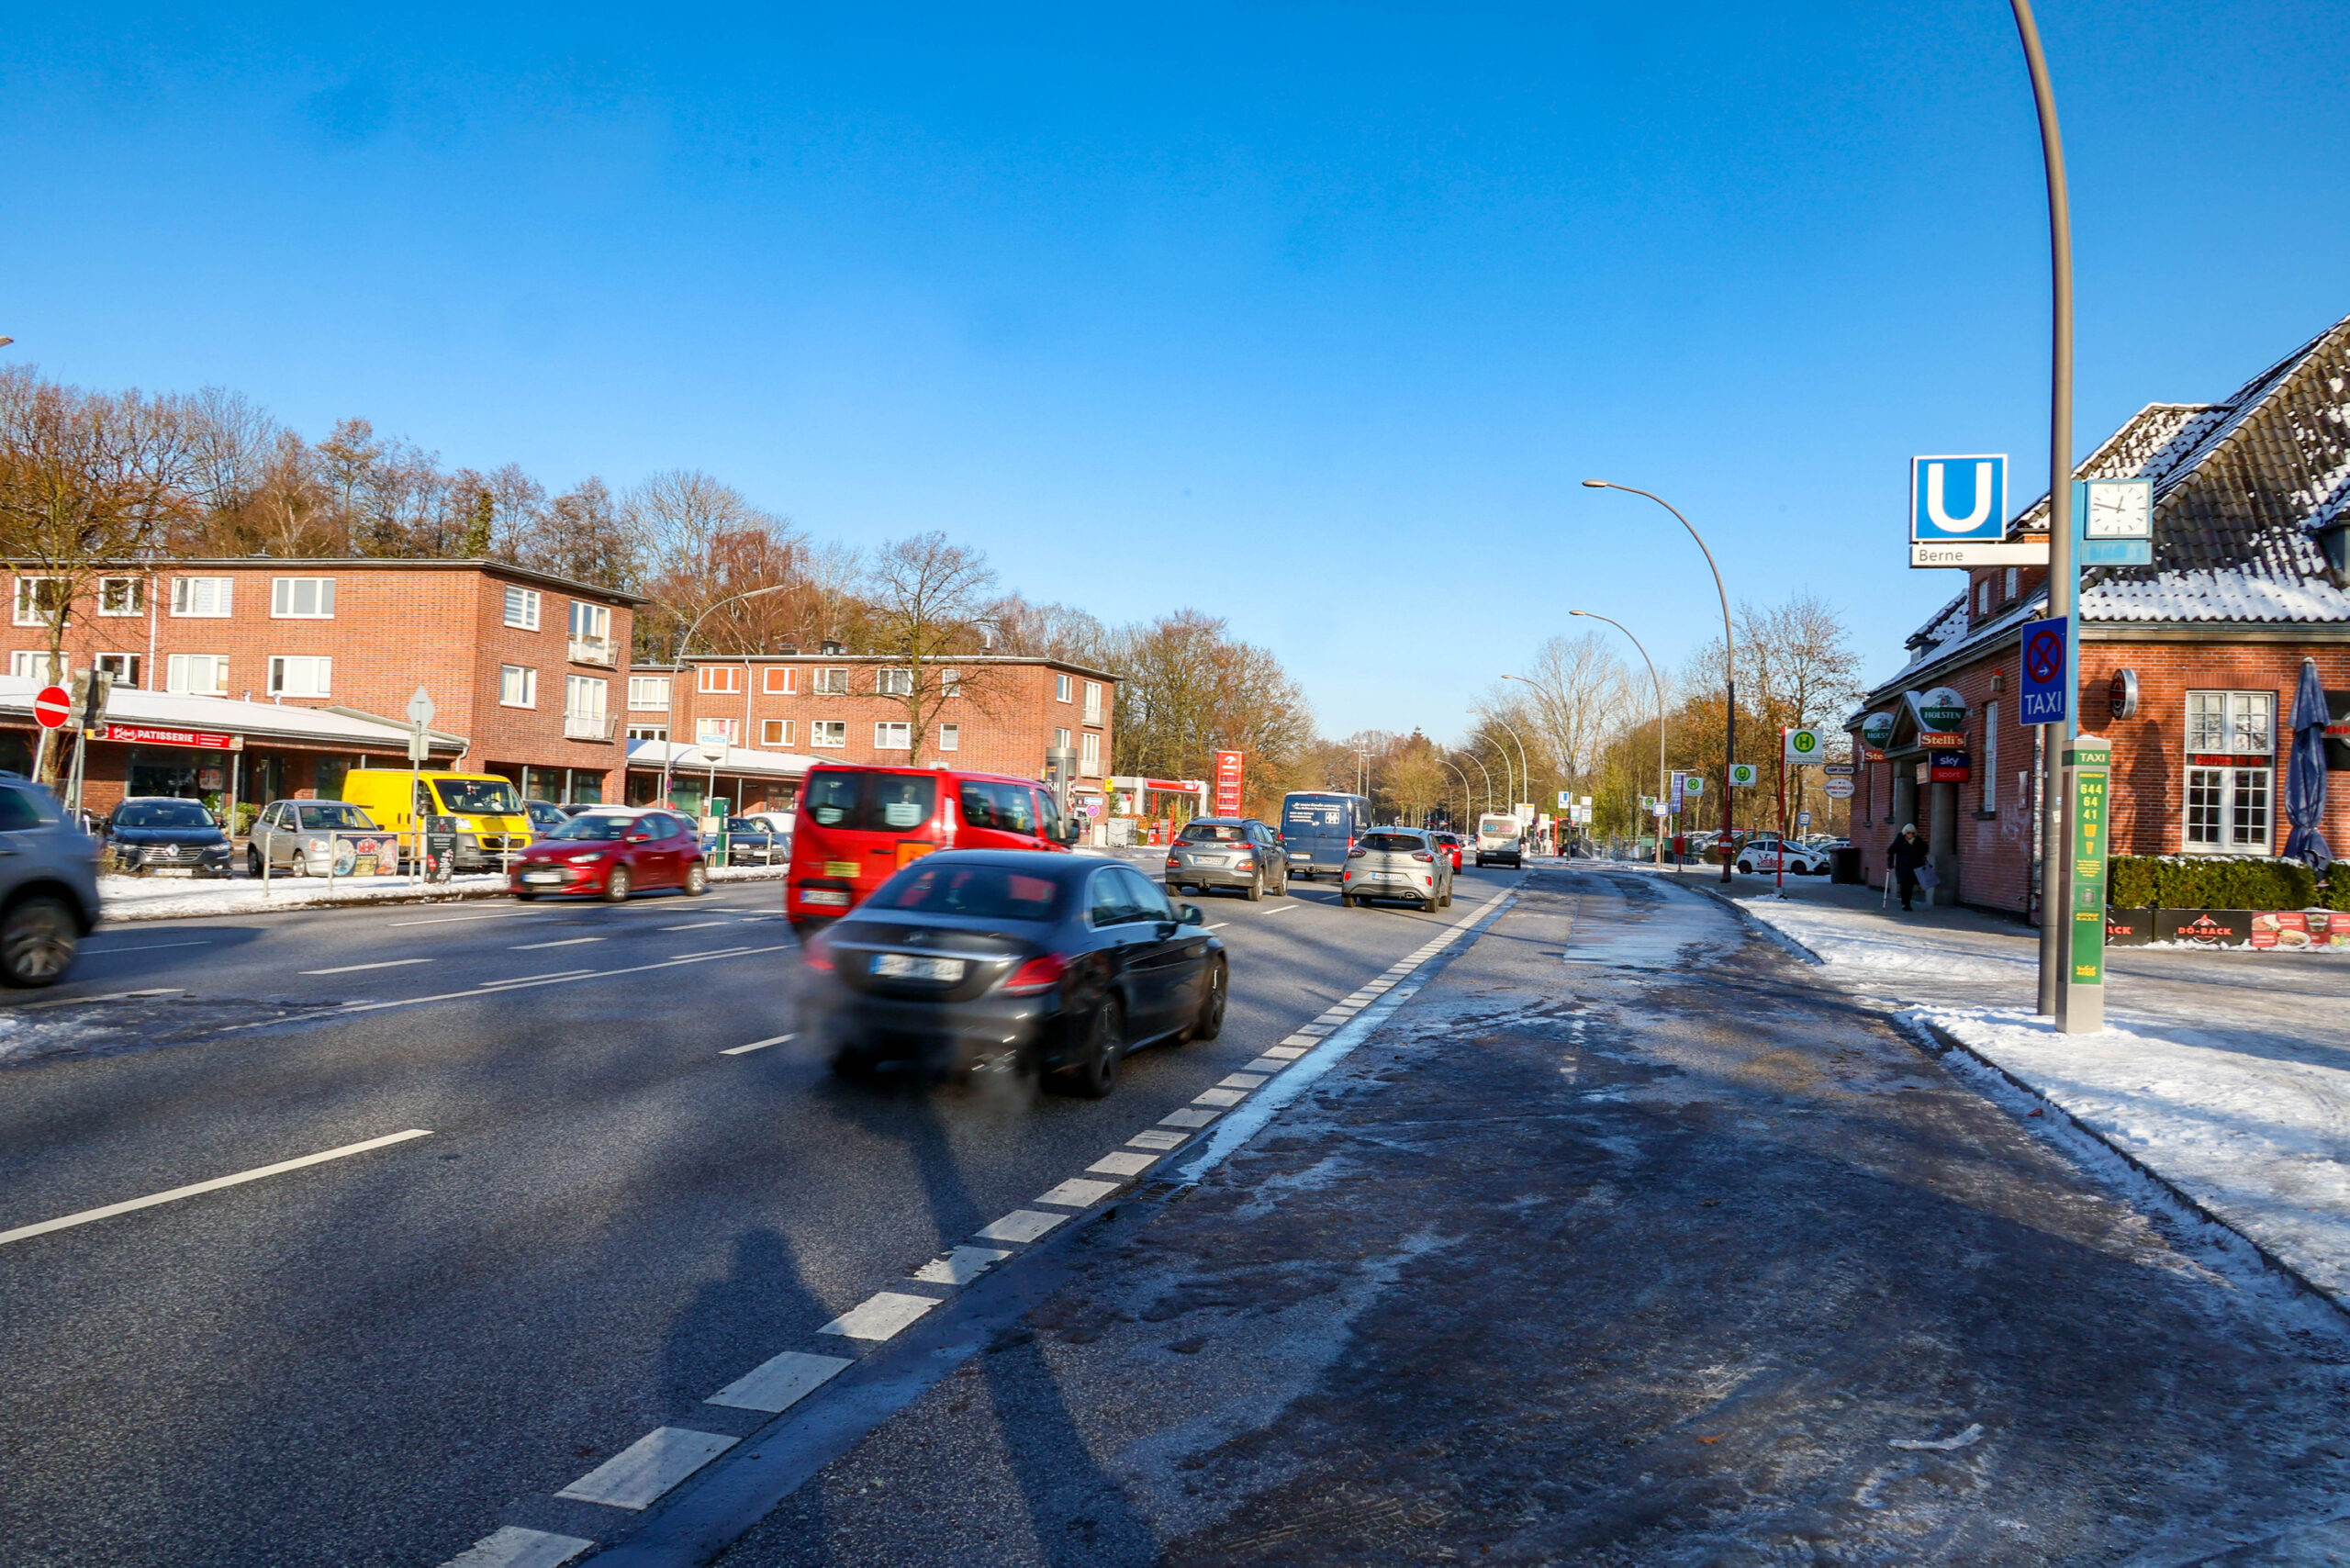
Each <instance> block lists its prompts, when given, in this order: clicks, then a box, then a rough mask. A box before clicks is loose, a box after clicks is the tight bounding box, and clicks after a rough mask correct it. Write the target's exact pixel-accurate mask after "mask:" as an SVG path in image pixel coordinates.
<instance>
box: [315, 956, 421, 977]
mask: <svg viewBox="0 0 2350 1568" xmlns="http://www.w3.org/2000/svg"><path fill="white" fill-rule="evenodd" d="M431 961H432V960H431V959H430V958H386V959H384V960H383V961H382V962H381V963H375V964H342V965H339V966H337V967H336V968H334V969H304V970H302V971H301V972H302V973H303V974H306V975H355V974H357V973H358V972H359V971H360V970H362V969H405V968H407V967H408V965H410V964H429V963H431Z"/></svg>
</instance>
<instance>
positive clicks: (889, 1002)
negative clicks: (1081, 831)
mask: <svg viewBox="0 0 2350 1568" xmlns="http://www.w3.org/2000/svg"><path fill="white" fill-rule="evenodd" d="M1203 920H1204V917H1203V915H1202V914H1201V913H1200V911H1199V909H1198V908H1197V906H1195V905H1192V904H1184V905H1182V906H1181V908H1178V907H1177V906H1176V905H1174V904H1172V903H1170V902H1168V898H1167V895H1166V893H1165V892H1163V891H1161V890H1159V888H1158V886H1157V885H1156V884H1155V883H1153V882H1152V881H1151V880H1150V879H1148V878H1147V877H1145V876H1144V875H1143V874H1142V873H1141V872H1139V871H1137V870H1136V869H1135V868H1133V867H1131V866H1128V865H1126V864H1125V863H1124V862H1121V861H1111V862H1108V863H1106V864H1105V863H1104V862H1102V861H1101V860H1098V859H1095V858H1092V857H1083V858H1080V857H1074V856H1068V855H1055V854H1049V853H1046V852H1042V851H1022V850H973V849H949V850H942V851H940V852H939V853H937V854H934V855H930V856H925V857H923V859H922V860H920V861H919V862H917V863H915V864H912V865H910V866H906V867H904V868H901V869H900V870H899V871H897V872H896V873H895V874H894V875H892V876H891V877H890V879H888V880H886V881H884V882H883V883H882V884H881V885H880V886H879V887H878V888H877V889H875V890H874V891H873V892H872V894H871V895H870V896H869V897H867V899H866V900H865V901H864V902H862V903H860V904H859V905H858V906H857V907H856V909H855V910H853V911H852V912H850V913H849V914H847V915H846V916H845V917H844V918H842V919H840V920H837V921H835V922H834V923H833V924H830V925H827V926H826V927H825V928H824V929H823V930H822V931H821V932H818V933H815V934H812V935H810V936H809V937H808V938H807V940H806V942H805V943H804V945H803V946H802V947H801V953H800V957H801V963H802V965H803V966H804V971H805V972H804V975H803V980H802V984H801V986H800V1034H801V1035H802V1036H803V1037H805V1038H807V1039H808V1040H810V1041H811V1042H812V1043H813V1044H814V1045H815V1046H816V1047H817V1048H818V1049H819V1050H821V1051H822V1052H823V1053H824V1054H825V1055H826V1056H828V1057H829V1058H831V1061H832V1064H833V1067H834V1070H835V1071H837V1072H840V1073H842V1074H844V1075H846V1076H855V1075H856V1074H859V1073H862V1072H866V1071H869V1070H875V1069H878V1068H880V1067H883V1066H885V1065H894V1066H903V1067H907V1068H911V1069H913V1070H916V1071H919V1072H923V1073H925V1074H949V1075H952V1074H964V1073H969V1072H973V1071H990V1072H1006V1073H1013V1074H1018V1075H1031V1074H1035V1075H1047V1081H1056V1082H1057V1083H1059V1084H1062V1085H1065V1086H1067V1087H1069V1088H1070V1089H1072V1090H1074V1091H1075V1092H1078V1093H1080V1094H1083V1095H1086V1096H1088V1097H1090V1098H1093V1099H1100V1098H1101V1097H1102V1096H1103V1095H1105V1094H1107V1093H1109V1092H1110V1091H1111V1090H1112V1089H1113V1088H1114V1087H1116V1084H1117V1081H1118V1073H1119V1068H1120V1064H1121V1063H1122V1062H1123V1061H1124V1060H1125V1057H1126V1055H1127V1053H1129V1052H1131V1051H1133V1050H1135V1049H1136V1048H1138V1047H1142V1046H1145V1045H1147V1044H1149V1043H1150V1042H1151V1041H1154V1040H1162V1039H1173V1040H1178V1041H1181V1040H1213V1039H1214V1038H1215V1037H1216V1036H1217V1035H1218V1034H1220V1033H1221V1032H1222V1031H1223V1028H1224V1014H1225V990H1226V984H1227V981H1226V977H1225V950H1224V944H1223V942H1221V941H1220V940H1218V939H1217V937H1216V936H1215V935H1214V933H1212V932H1210V931H1209V930H1208V929H1207V927H1206V925H1205V924H1203Z"/></svg>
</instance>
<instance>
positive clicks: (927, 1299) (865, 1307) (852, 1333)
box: [816, 1291, 938, 1340]
mask: <svg viewBox="0 0 2350 1568" xmlns="http://www.w3.org/2000/svg"><path fill="white" fill-rule="evenodd" d="M936 1305H938V1301H937V1298H936V1297H934V1296H926V1295H908V1294H906V1293H905V1292H903V1291H875V1292H874V1293H873V1294H871V1295H869V1296H867V1297H866V1298H865V1299H864V1300H863V1301H861V1302H858V1303H857V1304H856V1305H855V1306H852V1307H850V1308H849V1309H848V1310H847V1311H846V1312H844V1313H842V1314H841V1315H840V1316H838V1317H835V1318H834V1319H833V1320H832V1321H831V1322H830V1323H827V1324H825V1325H824V1326H823V1327H822V1328H819V1329H817V1330H816V1332H817V1333H819V1334H838V1335H839V1336H841V1338H845V1339H876V1340H878V1339H889V1338H895V1337H896V1336H897V1335H898V1334H899V1333H901V1332H902V1331H903V1330H904V1329H905V1328H906V1327H908V1326H909V1325H910V1324H912V1322H913V1321H914V1320H915V1319H916V1318H918V1317H920V1316H922V1315H923V1313H925V1312H928V1311H929V1310H930V1309H931V1308H932V1307H934V1306H936Z"/></svg>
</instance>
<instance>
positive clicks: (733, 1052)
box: [718, 1035, 798, 1057]
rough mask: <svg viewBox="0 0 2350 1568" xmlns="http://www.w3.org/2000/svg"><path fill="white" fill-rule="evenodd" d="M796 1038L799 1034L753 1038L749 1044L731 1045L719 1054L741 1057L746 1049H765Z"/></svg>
mask: <svg viewBox="0 0 2350 1568" xmlns="http://www.w3.org/2000/svg"><path fill="white" fill-rule="evenodd" d="M796 1038H798V1036H794V1035H778V1036H776V1037H775V1038H774V1039H772V1040H753V1041H752V1042H751V1043H750V1044H749V1045H747V1046H729V1047H726V1048H725V1049H724V1050H722V1051H721V1052H719V1053H718V1054H719V1055H720V1056H722V1057H739V1056H741V1055H742V1054H743V1053H744V1051H763V1050H766V1049H767V1047H769V1046H779V1045H781V1044H783V1042H784V1041H786V1040H790V1039H796Z"/></svg>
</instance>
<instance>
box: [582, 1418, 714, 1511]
mask: <svg viewBox="0 0 2350 1568" xmlns="http://www.w3.org/2000/svg"><path fill="white" fill-rule="evenodd" d="M740 1440H741V1439H735V1438H729V1437H722V1436H721V1435H720V1434H718V1433H716V1432H697V1431H695V1430H693V1429H692V1428H689V1427H655V1428H653V1430H651V1431H649V1432H647V1433H645V1434H644V1436H643V1437H641V1438H639V1439H636V1441H634V1442H632V1443H631V1444H629V1446H628V1447H626V1448H624V1449H622V1450H621V1451H620V1452H618V1453H616V1454H614V1455H612V1457H611V1458H610V1459H608V1460H606V1461H605V1462H603V1463H601V1464H599V1465H598V1466H597V1467H596V1468H595V1469H593V1470H591V1471H589V1472H588V1473H587V1474H585V1475H583V1476H581V1477H580V1478H579V1479H578V1480H576V1481H575V1482H573V1483H572V1484H570V1485H568V1486H566V1487H565V1488H564V1489H563V1490H562V1491H560V1492H558V1493H556V1494H555V1495H556V1496H558V1497H570V1498H574V1499H576V1500H577V1501H579V1502H582V1503H602V1504H604V1505H606V1506H610V1507H614V1508H644V1507H649V1506H652V1504H653V1503H654V1501H655V1499H657V1498H658V1497H659V1496H660V1495H661V1494H662V1493H664V1492H666V1491H667V1490H669V1488H670V1487H672V1486H675V1485H676V1484H677V1483H678V1482H680V1481H683V1480H684V1479H685V1478H686V1477H687V1476H688V1475H691V1474H692V1473H694V1472H695V1471H697V1470H699V1469H700V1468H701V1467H702V1466H703V1465H705V1464H708V1463H709V1462H711V1460H713V1459H716V1458H717V1457H718V1456H719V1455H720V1454H722V1453H724V1452H725V1451H726V1450H728V1449H731V1448H733V1446H734V1445H735V1443H736V1442H738V1441H740Z"/></svg>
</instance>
